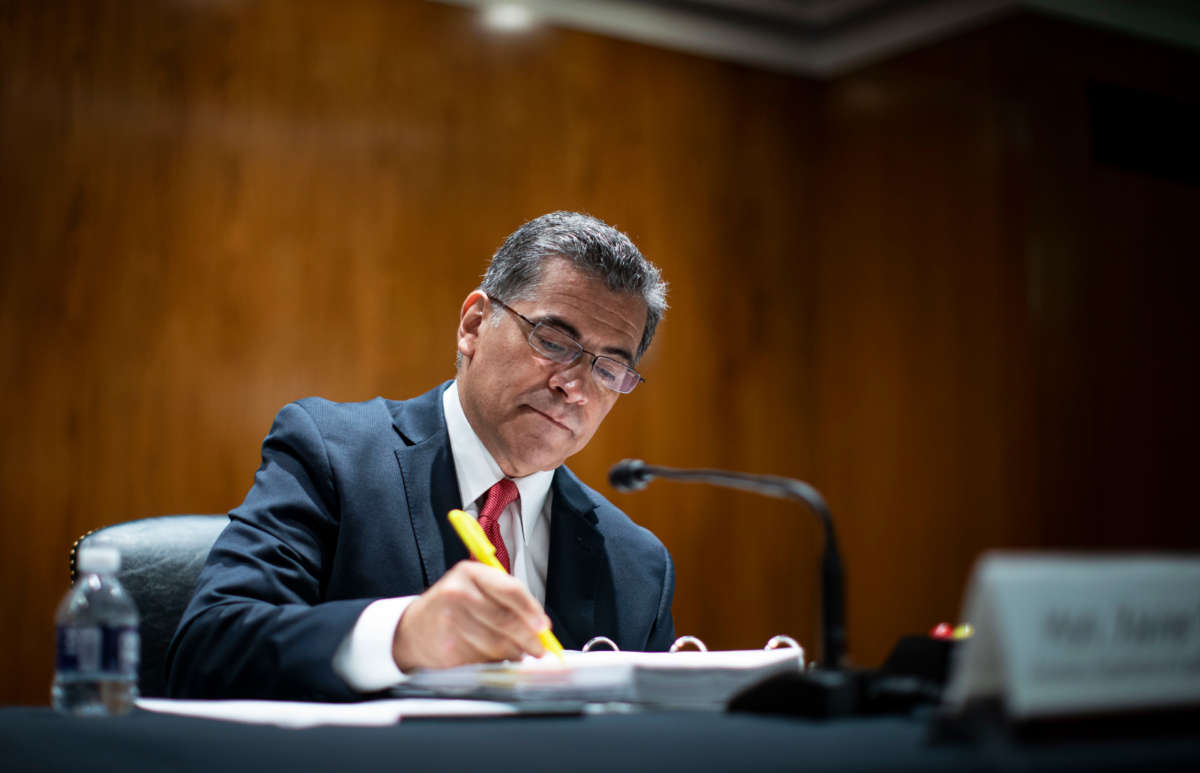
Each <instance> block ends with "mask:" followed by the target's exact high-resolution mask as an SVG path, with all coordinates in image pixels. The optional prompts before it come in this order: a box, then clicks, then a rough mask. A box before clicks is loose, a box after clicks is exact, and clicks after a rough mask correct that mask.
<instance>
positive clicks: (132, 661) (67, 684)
mask: <svg viewBox="0 0 1200 773" xmlns="http://www.w3.org/2000/svg"><path fill="white" fill-rule="evenodd" d="M76 566H78V567H79V580H78V581H77V582H76V583H75V585H74V586H73V587H72V588H71V590H69V591H68V592H67V595H66V596H65V597H64V598H63V600H62V602H60V603H59V605H58V612H57V613H56V614H55V616H54V622H55V627H56V629H57V634H56V635H57V656H56V659H55V665H54V686H53V688H52V689H51V697H52V702H53V704H54V708H55V710H56V711H58V712H61V713H63V714H72V715H75V716H85V717H110V716H116V715H119V714H125V713H127V712H128V711H129V710H130V709H132V708H133V704H134V701H136V700H137V697H138V688H137V673H138V659H139V657H140V654H141V640H140V637H139V635H138V611H137V606H136V605H135V604H134V603H133V599H132V598H130V596H129V594H128V593H126V592H125V589H124V588H122V587H121V583H119V582H117V577H116V571H117V570H118V569H119V568H121V554H120V552H118V551H117V549H116V548H115V547H110V546H108V545H88V546H84V547H81V548H80V549H79V554H78V556H76Z"/></svg>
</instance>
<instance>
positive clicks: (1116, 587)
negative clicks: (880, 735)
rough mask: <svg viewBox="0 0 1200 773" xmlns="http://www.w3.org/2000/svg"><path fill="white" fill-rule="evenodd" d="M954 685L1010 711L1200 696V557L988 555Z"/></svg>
mask: <svg viewBox="0 0 1200 773" xmlns="http://www.w3.org/2000/svg"><path fill="white" fill-rule="evenodd" d="M963 610H964V613H963V617H962V620H963V621H964V622H969V623H971V624H972V625H973V626H974V627H975V635H974V636H973V637H971V638H970V639H968V640H967V641H966V642H964V646H963V647H962V649H961V651H960V652H959V653H958V655H959V657H958V660H957V662H956V663H955V666H954V671H953V673H952V675H951V678H950V684H949V686H948V687H947V690H946V703H947V704H948V706H949V707H950V708H952V709H962V708H963V707H965V706H966V705H967V704H968V703H970V702H973V701H975V700H976V699H979V698H994V697H999V698H1002V699H1003V702H1004V706H1005V710H1006V713H1007V715H1008V716H1009V717H1011V718H1013V719H1018V720H1021V719H1033V718H1048V717H1057V716H1067V715H1072V714H1092V713H1103V712H1119V711H1137V710H1145V709H1155V708H1166V707H1171V706H1189V705H1193V706H1194V705H1200V556H1188V557H1173V556H1150V555H1136V556H1124V557H1118V556H1113V557H1096V556H1091V557H1081V556H1080V557H1075V556H1064V555H1058V554H1042V555H1037V554H1028V553H1025V554H1021V553H991V554H987V555H985V556H984V557H983V558H981V559H980V560H979V562H977V563H976V565H975V569H974V571H973V572H972V576H971V582H970V584H969V585H968V588H967V595H966V599H965V601H964V606H963Z"/></svg>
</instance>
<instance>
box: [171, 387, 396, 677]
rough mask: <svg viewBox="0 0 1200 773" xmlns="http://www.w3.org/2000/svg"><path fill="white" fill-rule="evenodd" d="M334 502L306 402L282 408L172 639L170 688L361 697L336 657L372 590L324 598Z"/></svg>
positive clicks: (329, 475)
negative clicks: (355, 595) (246, 490)
mask: <svg viewBox="0 0 1200 773" xmlns="http://www.w3.org/2000/svg"><path fill="white" fill-rule="evenodd" d="M338 501H339V497H338V492H337V481H336V480H335V477H334V470H333V468H332V466H331V464H330V461H329V455H328V452H327V449H326V446H325V442H324V440H323V438H322V436H321V433H320V432H319V430H318V427H317V424H316V423H315V422H314V420H313V418H312V416H311V415H310V414H309V413H308V411H307V410H306V409H305V408H304V406H303V405H301V404H299V403H292V404H290V405H288V406H286V407H284V409H283V410H282V411H280V412H279V415H278V416H277V417H276V419H275V423H274V425H273V426H272V427H271V431H270V433H269V434H268V435H267V438H266V440H265V441H264V442H263V450H262V464H261V466H260V467H259V469H258V472H257V473H256V475H255V478H254V485H253V486H252V488H251V489H250V492H249V493H248V494H247V495H246V499H245V501H244V502H243V503H242V505H241V506H240V507H238V508H236V509H235V510H233V511H232V512H231V513H230V523H229V526H228V527H226V529H225V531H224V532H222V534H221V536H220V537H219V538H218V539H217V541H216V543H215V545H214V546H213V549H212V552H211V553H210V554H209V557H208V561H207V563H206V564H205V566H204V569H203V570H202V572H201V574H200V578H199V580H198V582H197V587H196V592H195V594H194V595H193V597H192V600H191V603H190V604H189V605H188V607H187V609H186V610H185V612H184V614H183V617H182V619H181V620H180V624H179V627H178V629H177V630H176V632H175V636H174V638H173V640H172V642H171V646H170V649H169V651H168V654H167V670H168V685H167V690H168V693H169V694H170V695H171V696H172V697H176V698H251V697H253V698H281V699H308V700H352V699H354V698H357V697H360V696H359V695H358V694H357V693H356V692H355V691H354V690H352V689H351V688H350V687H349V686H348V685H347V684H346V683H345V681H344V680H343V679H342V678H341V677H339V676H338V675H337V674H336V673H335V672H334V670H333V665H332V664H333V656H334V653H335V651H336V650H337V648H338V646H339V645H340V644H341V642H342V641H343V639H345V637H346V636H347V634H348V633H349V631H350V630H351V629H352V628H353V626H354V623H355V621H356V620H357V619H358V616H359V614H360V613H361V612H362V610H363V609H364V608H365V607H366V606H367V605H368V604H369V603H370V602H371V601H372V600H373V599H355V600H339V601H329V602H327V601H324V589H325V585H326V583H327V580H328V572H329V566H330V564H331V561H332V552H333V550H334V547H335V545H336V542H337V533H338V525H339V524H338V520H339V507H338Z"/></svg>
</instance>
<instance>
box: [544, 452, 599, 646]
mask: <svg viewBox="0 0 1200 773" xmlns="http://www.w3.org/2000/svg"><path fill="white" fill-rule="evenodd" d="M551 485H552V490H553V492H554V499H553V504H552V505H551V511H550V512H551V515H550V557H549V558H550V560H549V566H548V569H547V571H546V574H547V576H546V614H547V615H549V616H550V620H551V623H552V624H553V629H554V632H555V634H556V635H557V636H558V639H559V641H561V642H562V644H563V646H564V647H566V648H567V649H580V648H582V647H583V645H584V644H585V643H586V642H587V640H588V639H590V638H592V637H593V636H595V635H596V634H597V633H598V632H607V631H612V630H614V622H615V621H613V620H608V619H602V618H607V617H608V616H609V615H608V612H607V610H608V609H609V605H605V604H597V598H596V594H597V590H598V588H599V586H600V584H601V582H602V581H603V574H604V572H605V571H607V568H606V566H607V565H606V562H605V552H604V536H603V535H602V534H601V533H600V531H599V530H598V529H597V528H596V513H595V506H594V505H593V504H592V503H591V501H590V500H589V499H588V497H587V494H585V493H584V491H583V488H582V487H581V486H580V485H579V483H578V481H577V480H575V477H574V476H573V475H572V474H571V473H570V472H569V471H567V469H566V468H565V467H559V468H558V470H556V471H555V473H554V482H553V483H552V484H551Z"/></svg>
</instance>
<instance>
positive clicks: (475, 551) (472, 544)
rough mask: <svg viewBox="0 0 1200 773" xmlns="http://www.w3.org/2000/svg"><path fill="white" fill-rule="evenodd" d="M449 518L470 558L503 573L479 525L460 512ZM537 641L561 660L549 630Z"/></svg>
mask: <svg viewBox="0 0 1200 773" xmlns="http://www.w3.org/2000/svg"><path fill="white" fill-rule="evenodd" d="M449 518H450V524H451V525H452V526H454V530H455V531H456V532H458V536H459V538H460V539H461V540H462V541H463V544H464V545H466V546H467V550H469V551H470V552H471V557H472V558H474V559H475V560H476V561H478V562H479V563H481V564H486V565H488V566H490V567H492V568H493V569H499V570H500V571H502V572H503V571H504V566H503V565H502V564H501V563H500V562H499V561H497V560H496V546H495V545H493V544H492V543H491V541H490V540H489V539H488V538H487V535H486V534H484V533H483V527H482V526H480V525H479V522H478V521H476V520H475V519H474V518H472V517H471V516H470V515H468V514H467V513H464V512H463V511H462V510H451V511H450V515H449ZM538 641H540V642H541V643H542V646H543V647H545V648H546V651H547V652H553V653H554V655H555V656H556V657H557V658H558V659H559V660H563V646H562V645H561V644H559V643H558V639H557V638H555V636H554V634H553V633H551V632H550V629H549V628H547V629H546V630H544V631H542V632H541V633H539V634H538Z"/></svg>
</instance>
